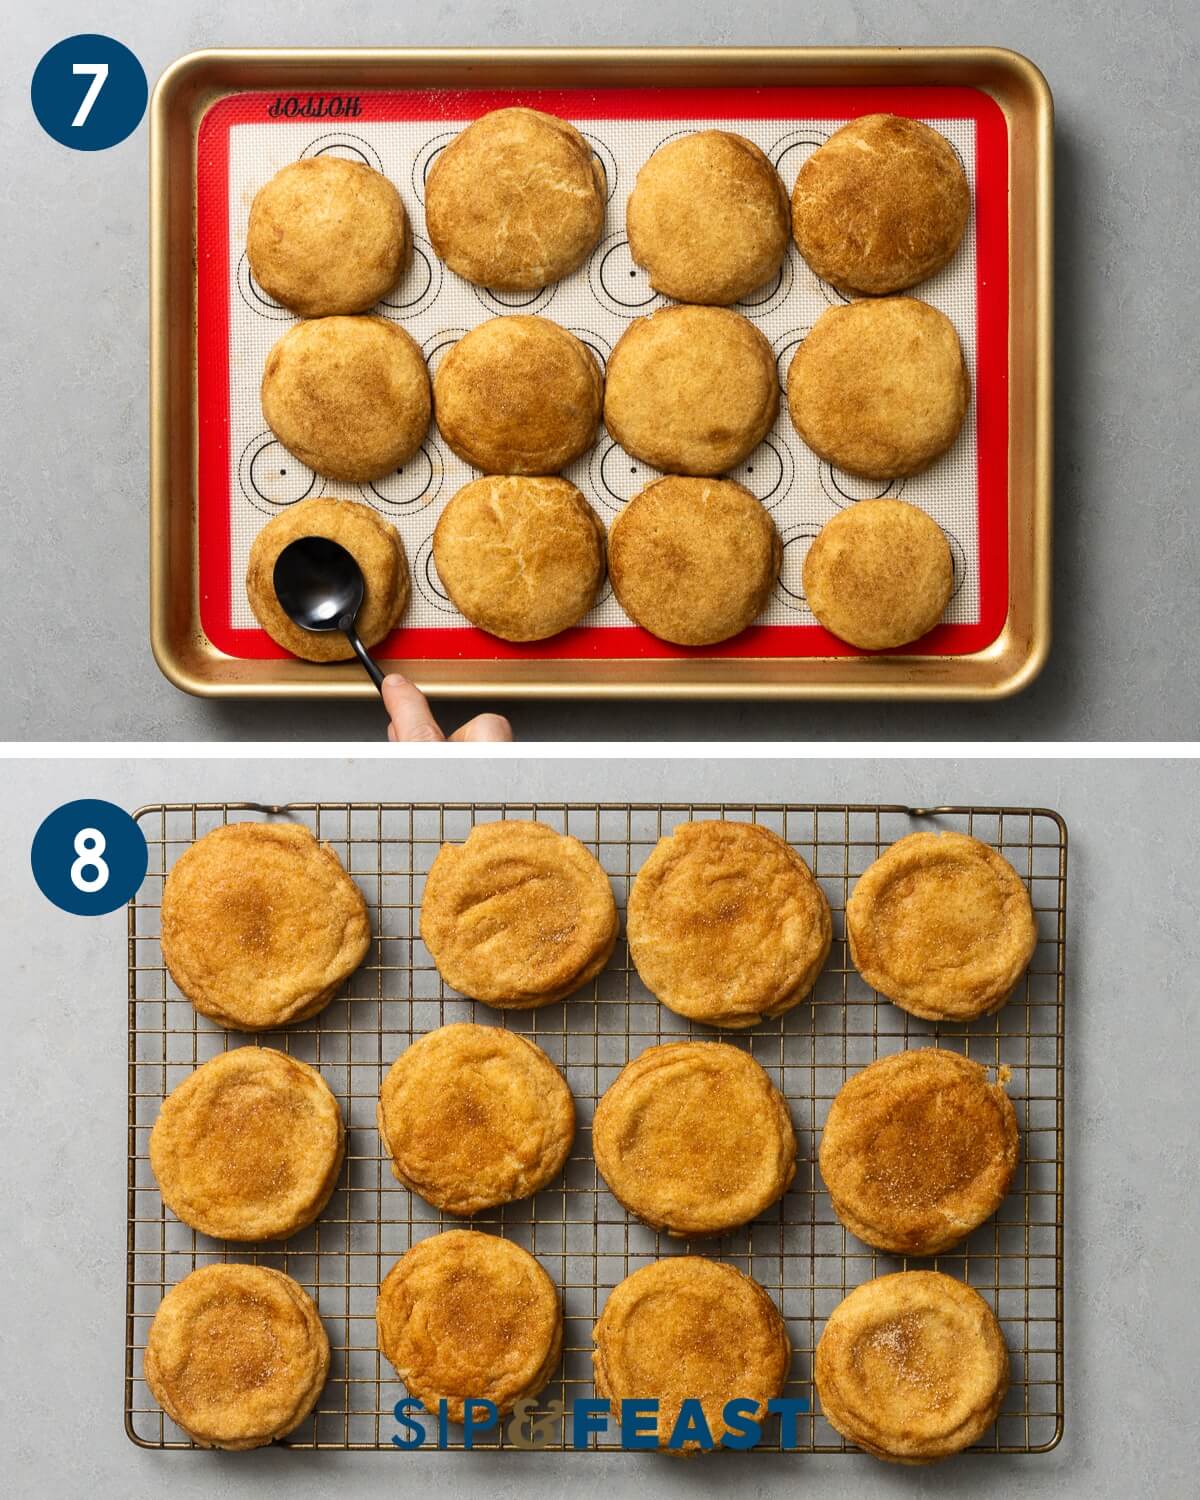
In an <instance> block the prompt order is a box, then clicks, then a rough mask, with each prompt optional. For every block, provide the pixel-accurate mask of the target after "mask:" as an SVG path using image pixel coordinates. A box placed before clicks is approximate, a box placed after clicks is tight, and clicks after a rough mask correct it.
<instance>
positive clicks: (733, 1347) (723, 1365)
mask: <svg viewBox="0 0 1200 1500" xmlns="http://www.w3.org/2000/svg"><path fill="white" fill-rule="evenodd" d="M592 1341H593V1343H594V1344H595V1346H596V1347H595V1350H594V1352H593V1354H592V1370H593V1374H594V1378H595V1383H596V1394H597V1395H598V1396H603V1397H605V1398H606V1399H607V1400H608V1401H610V1402H611V1404H612V1410H613V1415H614V1416H615V1417H617V1418H618V1419H619V1418H620V1414H621V1402H622V1401H624V1400H631V1399H633V1398H635V1397H642V1398H651V1399H656V1400H657V1401H658V1403H659V1405H658V1424H657V1429H658V1445H659V1447H660V1448H665V1447H666V1446H667V1443H668V1441H669V1439H670V1437H671V1433H672V1431H673V1429H674V1427H675V1423H676V1421H677V1420H678V1417H679V1409H680V1406H681V1405H682V1403H683V1402H684V1401H685V1400H687V1399H688V1398H693V1399H696V1400H699V1402H700V1404H701V1406H702V1407H703V1409H704V1417H705V1421H706V1423H707V1426H708V1429H709V1432H710V1434H711V1436H712V1440H713V1443H714V1444H719V1443H720V1441H721V1438H722V1437H723V1436H724V1435H725V1433H726V1431H727V1430H728V1429H727V1427H726V1424H725V1420H724V1417H723V1415H722V1413H723V1412H724V1409H725V1405H726V1403H727V1402H729V1401H732V1400H734V1399H735V1398H737V1397H741V1398H743V1399H745V1400H748V1401H755V1402H757V1403H758V1405H757V1408H756V1410H755V1411H754V1412H753V1413H752V1416H753V1418H754V1420H756V1421H762V1420H763V1419H764V1417H765V1415H766V1404H767V1402H768V1401H769V1400H771V1399H772V1397H774V1396H778V1395H779V1393H780V1392H781V1391H782V1390H783V1387H784V1384H785V1382H786V1380H787V1375H788V1366H789V1365H790V1363H791V1357H792V1349H791V1343H790V1341H789V1339H788V1336H787V1329H786V1328H785V1327H784V1323H783V1319H782V1318H781V1317H780V1316H779V1310H778V1308H777V1307H776V1306H775V1304H774V1302H772V1301H771V1299H770V1297H768V1296H767V1294H766V1292H765V1291H764V1290H763V1289H762V1287H761V1286H759V1284H758V1282H757V1281H754V1280H753V1279H752V1278H751V1277H749V1276H744V1275H743V1274H742V1272H741V1271H739V1270H737V1269H735V1267H733V1266H730V1265H726V1264H725V1262H724V1261H717V1260H707V1259H705V1258H704V1257H703V1256H699V1255H678V1256H673V1257H671V1258H670V1259H669V1260H658V1261H655V1262H653V1264H651V1265H648V1266H643V1267H642V1268H641V1270H639V1271H634V1273H633V1275H632V1276H627V1277H626V1278H625V1280H624V1281H622V1282H621V1283H620V1284H619V1285H618V1286H615V1287H614V1288H613V1290H612V1291H611V1292H610V1293H609V1294H608V1301H607V1302H606V1303H605V1304H604V1311H603V1312H602V1313H601V1314H600V1320H599V1322H597V1324H596V1326H595V1328H594V1329H593V1330H592ZM699 1446H700V1445H699V1444H698V1443H696V1442H688V1443H686V1444H685V1445H684V1447H683V1449H682V1450H676V1451H682V1452H684V1453H695V1452H697V1451H699Z"/></svg>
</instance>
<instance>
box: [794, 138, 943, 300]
mask: <svg viewBox="0 0 1200 1500" xmlns="http://www.w3.org/2000/svg"><path fill="white" fill-rule="evenodd" d="M970 208H971V194H970V189H969V187H968V186H967V178H966V174H965V173H964V171H963V169H962V166H961V165H960V163H959V160H958V157H957V156H955V154H954V149H953V147H952V146H951V145H950V142H949V141H948V140H947V139H946V138H945V136H943V135H941V134H939V133H938V131H936V130H933V129H931V127H930V126H928V125H925V124H922V122H921V121H920V120H909V119H904V118H902V117H900V116H898V115H864V116H862V118H861V119H858V120H851V121H850V123H849V124H848V125H843V126H842V128H841V129H840V130H835V131H834V133H833V134H832V135H831V136H830V137H829V139H828V140H827V141H826V142H825V144H824V145H823V146H822V147H821V148H820V150H818V151H815V152H814V153H813V154H812V156H810V157H809V158H808V160H807V161H806V162H805V163H804V165H803V166H802V167H801V168H800V175H799V176H798V177H797V178H796V185H795V187H794V188H793V189H792V234H793V236H794V237H795V240H796V244H797V246H798V247H799V250H800V253H801V255H803V257H804V259H805V260H806V261H807V262H808V263H809V265H810V266H811V267H812V268H813V270H814V271H815V272H816V273H817V275H818V276H821V277H824V279H825V280H826V281H829V282H832V284H833V285H834V286H836V287H839V288H841V289H842V290H843V291H846V292H867V293H871V294H878V293H881V292H901V291H903V290H904V289H905V288H906V287H910V286H915V285H916V284H917V282H918V281H924V280H925V279H926V277H929V276H932V275H933V274H934V272H935V271H940V270H941V268H942V267H943V266H944V265H945V264H946V263H947V262H948V261H949V260H950V259H951V257H952V256H953V255H954V252H955V251H956V250H957V249H958V246H959V242H960V241H961V239H962V237H963V231H964V230H965V229H966V227H967V215H968V214H969V212H970Z"/></svg>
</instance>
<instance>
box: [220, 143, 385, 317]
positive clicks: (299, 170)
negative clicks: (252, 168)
mask: <svg viewBox="0 0 1200 1500" xmlns="http://www.w3.org/2000/svg"><path fill="white" fill-rule="evenodd" d="M411 253H412V230H411V229H410V227H409V222H408V215H407V214H406V213H405V211H404V204H403V203H402V202H401V201H400V194H399V193H398V192H397V191H396V189H395V188H394V187H393V186H392V184H391V183H390V182H389V181H388V179H387V178H386V177H384V176H383V175H382V174H381V173H379V172H376V171H374V170H373V168H371V167H368V166H364V165H363V163H361V162H355V161H346V160H344V159H343V158H342V157H340V156H328V155H326V156H313V157H305V158H304V159H303V160H301V161H294V162H291V163H289V164H288V165H287V166H286V167H281V168H280V170H279V171H278V172H276V173H275V175H274V177H272V178H271V180H270V181H269V182H267V183H264V185H263V186H262V187H260V188H259V190H258V192H257V193H255V195H254V202H253V203H252V204H251V205H250V223H249V227H248V229H247V231H246V256H247V259H248V260H249V262H250V269H251V271H253V273H254V277H255V280H256V281H257V282H258V284H259V286H261V287H262V289H263V291H264V292H266V293H267V294H268V295H269V296H271V297H274V298H275V299H276V301H278V302H282V303H283V305H284V306H285V307H290V308H291V309H292V311H293V312H296V313H299V314H300V316H301V317H302V318H322V317H328V316H329V315H330V314H334V313H357V312H365V311H366V310H367V308H368V307H372V306H373V305H374V304H375V303H376V302H378V301H379V299H380V297H382V296H383V295H384V293H385V292H388V291H390V290H391V289H392V287H394V286H395V285H396V282H397V280H398V279H399V277H400V273H401V272H402V271H403V270H404V267H405V266H406V265H407V264H408V259H409V256H410V255H411Z"/></svg>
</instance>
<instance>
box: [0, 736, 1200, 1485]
mask: <svg viewBox="0 0 1200 1500" xmlns="http://www.w3.org/2000/svg"><path fill="white" fill-rule="evenodd" d="M1198 791H1200V770H1198V768H1197V765H1196V763H1195V762H1191V763H1178V762H1169V763H1163V762H1129V761H1127V762H1112V761H1102V760H1091V761H1073V760H1062V761H1053V762H1049V761H1043V762H1022V761H1016V760H1008V761H987V760H976V761H971V760H963V761H956V762H944V763H936V762H929V761H921V762H908V761H900V760H896V761H862V762H856V761H841V762H838V763H835V764H832V765H831V764H827V763H824V762H821V761H793V762H788V763H784V764H780V763H779V762H777V761H772V760H765V759H764V760H760V761H739V762H730V761H720V760H713V761H709V762H705V763H697V762H691V761H661V760H660V761H656V762H649V761H637V760H631V761H626V762H624V763H622V764H620V765H616V766H614V765H609V764H606V763H598V762H595V761H589V760H559V761H553V762H551V761H528V762H524V763H515V762H503V761H498V760H491V761H480V762H477V763H473V764H471V765H469V766H466V765H463V764H462V763H456V764H447V763H445V762H443V761H440V760H406V761H404V762H402V763H401V764H400V765H397V764H396V762H395V761H394V760H390V759H382V760H380V759H376V760H371V761H360V762H357V763H354V762H349V761H346V760H341V759H336V760H328V761H324V762H313V761H297V762H295V763H294V764H291V765H289V766H287V767H286V768H280V767H279V766H278V765H276V764H275V763H273V762H272V761H270V760H257V761H253V762H242V761H237V760H227V761H219V762H210V763H207V764H205V763H201V762H196V761H191V760H177V761H172V762H160V761H152V760H147V761H143V762H141V763H129V762H120V761H97V762H92V763H88V762H84V761H71V762H55V761H45V762H41V763H31V762H10V763H9V765H8V767H7V768H6V772H5V776H4V779H3V790H2V791H0V804H2V808H0V810H2V814H3V819H4V826H5V828H6V829H7V830H8V833H9V835H10V840H9V854H8V858H7V859H6V860H5V861H4V863H3V866H2V868H0V910H3V911H4V913H5V916H6V921H5V924H4V929H3V934H2V937H0V942H2V944H3V972H4V973H5V974H6V975H7V980H8V984H7V990H8V994H7V1005H8V1010H9V1026H8V1029H7V1034H6V1042H5V1046H4V1048H3V1051H2V1053H0V1126H2V1129H3V1141H4V1150H3V1152H0V1197H2V1201H3V1202H4V1205H5V1214H4V1218H3V1225H2V1227H0V1251H2V1253H0V1327H2V1328H3V1359H4V1363H3V1377H2V1380H3V1384H2V1388H0V1402H2V1407H3V1411H4V1418H5V1420H4V1431H5V1449H6V1453H5V1464H6V1480H7V1486H6V1487H7V1488H8V1490H9V1492H10V1493H11V1494H14V1495H19V1496H22V1497H24V1496H27V1495H46V1496H53V1497H57V1496H60V1495H61V1496H67V1495H70V1496H78V1495H84V1494H86V1495H88V1496H90V1497H92V1500H130V1497H140V1496H147V1497H149V1496H157V1495H160V1494H164V1493H166V1494H170V1495H172V1496H173V1497H178V1500H186V1497H189V1496H195V1497H197V1500H201V1497H204V1500H213V1497H219V1496H238V1497H241V1496H253V1495H268V1494H277V1493H282V1492H285V1491H286V1493H288V1494H289V1495H293V1496H297V1497H299V1496H308V1495H311V1496H314V1497H318V1496H320V1497H324V1496H327V1495H328V1494H330V1493H331V1492H334V1491H337V1490H340V1491H341V1492H343V1493H346V1494H354V1495H356V1496H358V1495H364V1496H365V1495H380V1496H383V1495H389V1496H390V1495H395V1494H397V1493H399V1494H404V1493H412V1492H416V1491H417V1490H418V1489H419V1488H425V1489H427V1490H428V1489H430V1488H431V1487H432V1486H433V1485H435V1484H436V1485H440V1486H441V1488H442V1492H443V1493H445V1494H447V1495H453V1496H467V1495H475V1494H487V1495H489V1496H491V1497H493V1500H509V1497H517V1496H524V1495H542V1494H545V1495H553V1494H561V1493H564V1492H565V1491H567V1490H568V1486H569V1491H570V1493H572V1494H577V1495H579V1496H581V1497H582V1496H591V1495H596V1496H599V1495H605V1496H612V1497H620V1496H631V1497H632V1496H634V1495H638V1494H641V1495H644V1494H648V1493H649V1494H664V1495H679V1496H684V1495H696V1496H699V1495H719V1494H729V1493H736V1494H738V1495H746V1496H750V1495H756V1496H765V1495H768V1494H773V1493H777V1492H779V1491H780V1490H781V1489H782V1488H783V1486H784V1484H785V1483H786V1484H788V1485H789V1486H791V1485H794V1486H795V1487H796V1492H797V1493H801V1492H807V1493H820V1494H822V1495H825V1496H829V1497H850V1496H860V1495H885V1494H891V1495H897V1494H905V1495H934V1494H937V1495H942V1494H954V1493H961V1492H964V1491H966V1490H967V1489H968V1488H969V1489H970V1490H971V1492H972V1493H977V1494H979V1495H996V1496H1001V1495H1003V1496H1006V1497H1012V1496H1033V1495H1045V1496H1050V1495H1069V1496H1080V1497H1083V1496H1087V1497H1099V1496H1114V1497H1127V1496H1135V1495H1136V1496H1143V1495H1144V1496H1168V1497H1174V1496H1182V1495H1184V1494H1186V1493H1191V1492H1192V1490H1193V1488H1194V1481H1195V1474H1196V1471H1197V1466H1198V1465H1200V1426H1197V1423H1196V1421H1195V1412H1194V1409H1193V1405H1192V1402H1193V1387H1194V1377H1195V1368H1194V1367H1195V1351H1196V1348H1197V1347H1198V1346H1200V1315H1198V1312H1197V1308H1198V1306H1200V1297H1198V1296H1197V1292H1198V1290H1200V1288H1198V1286H1197V1274H1196V1265H1195V1244H1196V1236H1197V1232H1198V1231H1200V1215H1198V1211H1197V1198H1196V1181H1195V1170H1196V1167H1195V1164H1196V1158H1197V1154H1198V1151H1200V1127H1198V1119H1200V1112H1198V1107H1197V1103H1196V1088H1195V1069H1194V1057H1195V1024H1196V1012H1197V1004H1196V993H1195V984H1196V980H1195V976H1196V973H1197V971H1198V970H1200V934H1198V932H1197V926H1196V918H1195V893H1196V890H1197V888H1198V886H1200V851H1198V849H1197V844H1196V839H1195V833H1194V810H1195V807H1196V804H1197V793H1198ZM79 796H100V797H107V798H109V799H111V800H113V801H116V802H119V803H121V804H122V805H124V806H126V807H129V808H133V807H135V806H138V805H140V804H141V803H143V802H151V801H160V800H172V799H177V800H195V799H200V800H204V799H214V800H216V799H245V798H249V799H259V800H267V801H278V800H304V799H315V798H322V797H324V798H331V799H347V798H360V799H365V800H370V799H377V798H383V799H399V798H404V799H406V800H439V799H445V798H449V799H452V800H461V799H463V798H465V797H471V798H476V799H485V798H500V797H508V798H510V799H513V800H520V799H534V798H540V799H543V800H554V799H579V800H588V799H599V800H621V799H633V800H648V801H653V800H669V801H678V800H681V799H693V800H698V801H703V800H718V799H725V800H730V801H732V800H738V799H744V800H751V799H755V798H757V799H760V800H781V801H785V800H789V799H791V800H804V801H833V802H840V801H847V800H849V801H858V800H862V801H885V802H902V803H915V804H932V803H937V802H939V801H952V802H953V801H963V802H970V801H975V802H986V803H1001V802H1007V803H1010V804H1016V805H1021V804H1040V805H1045V806H1049V807H1052V808H1056V809H1058V810H1059V811H1060V812H1061V813H1062V814H1063V815H1064V816H1065V818H1066V819H1067V822H1068V824H1069V826H1070V833H1071V863H1070V900H1069V932H1070V938H1069V952H1068V986H1069V987H1068V997H1067V1002H1068V1031H1067V1036H1068V1047H1067V1107H1066V1116H1067V1117H1066V1130H1067V1143H1066V1147H1067V1149H1066V1183H1067V1218H1066V1283H1065V1285H1066V1324H1067V1346H1066V1359H1067V1366H1066V1369H1067V1398H1066V1399H1067V1415H1066V1429H1065V1437H1064V1439H1063V1442H1062V1443H1061V1445H1060V1446H1059V1447H1058V1448H1057V1449H1056V1450H1055V1451H1053V1452H1052V1453H1049V1454H1046V1455H1041V1456H1030V1457H964V1458H961V1459H956V1460H953V1461H951V1462H949V1463H946V1464H943V1465H940V1466H937V1467H935V1468H933V1469H929V1470H919V1471H914V1470H903V1469H897V1468H892V1467H890V1466H884V1465H880V1464H877V1463H875V1462H873V1461H872V1460H871V1459H869V1458H866V1457H864V1456H846V1457H823V1458H821V1457H814V1456H801V1455H795V1456H789V1455H774V1454H767V1453H763V1454H750V1455H739V1454H721V1455H713V1456H712V1457H711V1458H708V1459H704V1460H698V1461H696V1462H695V1463H689V1464H679V1463H675V1462H672V1461H670V1460H667V1459H660V1458H658V1457H657V1456H656V1455H641V1454H627V1455H612V1456H609V1455H580V1456H579V1457H576V1456H574V1455H558V1454H542V1455H538V1454H528V1455H522V1454H516V1453H507V1454H493V1455H488V1454H473V1455H471V1454H433V1453H426V1454H424V1455H422V1454H399V1453H396V1454H333V1453H331V1454H314V1453H304V1452H287V1451H285V1450H281V1449H275V1450H267V1451H261V1452H257V1453H250V1454H214V1453H174V1454H171V1453H153V1452H142V1451H139V1450H137V1449H135V1448H134V1447H132V1446H131V1445H130V1444H129V1443H128V1442H127V1440H126V1438H125V1436H124V1433H123V1431H122V1425H121V1400H122V1382H121V1369H122V1353H121V1351H122V1344H123V1299H124V1292H123V1287H124V1276H125V1223H124V1220H125V1122H126V1107H125V1088H126V1066H125V1048H126V1030H125V1028H126V1006H125V990H126V982H125V961H126V955H125V928H124V914H123V913H122V912H118V913H115V914H113V915H112V916H109V917H103V918H97V919H82V918H72V917H68V916H65V915H63V914H61V913H59V912H58V911H56V910H55V909H54V908H52V907H51V906H49V905H48V904H47V903H46V902H45V901H44V900H43V898H42V897H41V896H40V894H39V893H38V892H37V890H36V889H35V887H34V885H33V883H32V880H31V878H30V874H29V864H28V854H27V851H28V849H29V845H30V841H31V839H32V836H33V832H34V830H35V828H36V827H37V825H38V823H39V822H40V821H41V819H42V818H43V817H44V816H45V815H46V813H47V812H49V811H50V810H51V809H52V808H53V807H55V806H57V805H58V804H59V803H61V802H64V801H67V800H69V799H71V798H73V797H79Z"/></svg>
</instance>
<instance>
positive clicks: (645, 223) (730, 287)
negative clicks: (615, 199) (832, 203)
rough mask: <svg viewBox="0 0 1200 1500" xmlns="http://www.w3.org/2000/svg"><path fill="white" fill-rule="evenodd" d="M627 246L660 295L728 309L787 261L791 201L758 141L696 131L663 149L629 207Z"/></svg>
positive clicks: (637, 186) (640, 181)
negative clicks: (784, 259) (647, 273)
mask: <svg viewBox="0 0 1200 1500" xmlns="http://www.w3.org/2000/svg"><path fill="white" fill-rule="evenodd" d="M625 213H626V226H627V229H628V233H629V249H630V253H631V254H632V256H633V258H634V260H635V261H636V262H637V263H638V265H640V266H644V267H645V268H646V270H647V271H648V272H649V275H650V285H651V286H652V287H653V288H654V289H655V291H658V292H662V293H664V294H665V295H666V296H668V297H674V298H675V299H676V300H677V301H679V302H703V303H717V304H719V305H721V306H728V305H729V304H730V303H731V302H737V301H738V300H739V299H740V298H742V297H744V296H746V294H747V293H749V292H752V291H754V289H755V288H756V287H760V286H762V285H763V283H764V282H767V281H770V279H771V277H772V276H774V275H775V273H776V272H777V271H778V270H779V268H780V266H781V265H782V264H783V257H784V255H785V254H786V252H787V242H788V198H787V192H786V191H785V189H784V186H783V183H782V182H781V181H780V179H779V173H778V172H777V171H776V170H775V168H774V167H773V166H772V165H771V163H770V161H769V160H768V158H767V157H766V156H764V155H763V153H762V152H761V151H760V150H759V148H758V147H757V146H756V145H754V143H753V142H752V141H748V140H746V138H745V137H744V136H741V135H736V134H735V133H734V132H733V131H731V130H697V131H694V132H693V133H691V134H689V135H684V136H680V137H678V138H677V139H675V140H673V141H668V142H667V143H666V144H665V145H663V146H660V147H659V148H658V150H657V151H656V152H655V153H654V155H653V156H652V157H651V158H650V160H649V161H648V162H646V164H645V166H643V167H642V169H641V171H640V172H639V173H638V175H637V181H636V183H635V184H634V188H633V192H632V193H631V194H630V195H629V203H628V206H627V208H626V211H625Z"/></svg>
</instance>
